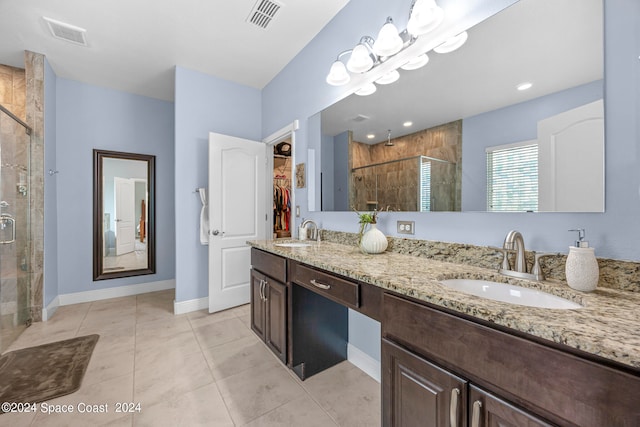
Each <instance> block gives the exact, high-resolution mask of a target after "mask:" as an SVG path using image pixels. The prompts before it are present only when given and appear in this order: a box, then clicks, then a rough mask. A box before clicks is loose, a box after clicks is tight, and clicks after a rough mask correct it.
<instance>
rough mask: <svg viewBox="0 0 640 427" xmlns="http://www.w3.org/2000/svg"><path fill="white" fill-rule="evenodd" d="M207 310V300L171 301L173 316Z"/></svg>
mask: <svg viewBox="0 0 640 427" xmlns="http://www.w3.org/2000/svg"><path fill="white" fill-rule="evenodd" d="M208 308H209V298H208V297H204V298H198V299H190V300H188V301H180V302H177V301H173V314H176V315H177V314H185V313H191V312H192V311H198V310H204V309H208Z"/></svg>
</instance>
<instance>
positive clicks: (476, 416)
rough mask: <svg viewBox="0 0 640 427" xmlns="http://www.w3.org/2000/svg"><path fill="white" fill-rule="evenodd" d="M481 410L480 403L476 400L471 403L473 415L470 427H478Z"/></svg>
mask: <svg viewBox="0 0 640 427" xmlns="http://www.w3.org/2000/svg"><path fill="white" fill-rule="evenodd" d="M481 409H482V402H480V401H479V400H476V401H475V402H473V415H472V417H471V427H480V410H481Z"/></svg>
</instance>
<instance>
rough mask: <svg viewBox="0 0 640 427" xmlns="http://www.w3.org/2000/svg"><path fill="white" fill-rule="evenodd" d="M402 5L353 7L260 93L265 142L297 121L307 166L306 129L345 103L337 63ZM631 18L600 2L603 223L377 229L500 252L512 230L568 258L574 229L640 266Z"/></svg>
mask: <svg viewBox="0 0 640 427" xmlns="http://www.w3.org/2000/svg"><path fill="white" fill-rule="evenodd" d="M381 3H384V4H381ZM407 3H408V2H405V1H404V0H395V1H388V2H375V3H374V4H371V2H368V1H366V0H351V1H350V2H349V4H347V6H345V8H344V9H343V10H342V11H341V12H340V13H339V14H338V15H337V16H336V17H335V18H334V19H333V20H332V21H331V22H330V23H329V24H328V25H327V26H326V27H325V28H324V29H323V31H322V32H321V33H320V34H319V35H318V36H316V38H315V39H314V40H313V41H312V42H311V43H309V44H308V45H307V46H306V47H305V48H304V49H303V50H302V51H301V52H300V54H298V56H296V58H294V60H292V61H291V62H290V63H289V65H287V67H285V69H284V70H283V71H282V72H281V73H280V74H278V76H277V77H276V78H275V79H274V80H273V81H272V82H270V83H269V85H267V87H266V88H265V89H264V90H263V112H264V116H263V134H269V133H270V132H272V131H273V130H275V129H278V128H279V127H282V126H283V125H284V124H286V123H289V122H291V121H292V120H294V119H299V120H300V124H301V126H300V132H299V138H297V139H296V144H297V146H296V156H297V160H298V161H300V162H304V161H305V160H306V158H305V157H306V149H307V148H308V147H307V139H306V137H307V135H306V132H307V127H306V123H305V122H306V120H305V119H306V118H307V117H309V116H312V115H313V114H315V113H317V112H318V111H321V110H322V109H323V108H326V107H327V106H329V105H331V104H332V103H334V102H335V101H337V100H339V99H341V98H342V97H343V96H345V95H346V94H345V93H342V92H341V91H344V89H341V88H339V87H338V88H336V87H331V86H329V85H327V84H326V82H325V81H324V77H325V75H326V73H327V71H328V69H329V67H330V65H331V63H332V61H333V60H334V59H335V56H336V55H337V53H339V52H341V51H342V50H344V49H345V48H348V47H349V46H350V45H351V44H352V43H353V41H354V40H358V38H359V37H360V36H361V35H362V34H368V33H369V34H372V33H375V32H376V31H377V30H376V27H378V26H379V22H381V21H383V20H384V17H385V16H387V15H392V16H394V18H395V17H396V16H398V17H400V18H402V17H403V16H405V15H406V11H407V10H408V7H409V5H408V4H407ZM638 12H640V2H637V1H635V0H607V1H606V2H605V49H606V52H605V82H604V84H605V115H606V135H605V138H606V159H605V162H606V166H605V167H606V174H607V176H606V190H605V191H606V206H605V208H606V212H605V213H593V214H588V213H585V214H570V213H535V214H525V213H500V214H498V213H486V212H462V213H446V212H429V213H390V214H386V215H384V216H382V217H381V221H380V224H379V227H380V228H381V229H382V230H383V231H384V232H386V233H387V234H388V235H395V234H396V231H395V230H396V227H395V224H396V220H400V219H402V220H413V221H415V222H416V234H415V237H416V238H421V239H428V240H441V241H449V242H462V243H469V244H476V245H497V244H501V243H502V241H503V240H504V236H505V235H506V233H507V232H508V231H509V230H511V229H518V230H519V231H521V232H522V233H523V235H524V236H525V239H526V243H527V247H528V248H530V249H534V250H540V251H561V252H565V253H566V252H567V251H568V246H569V244H570V243H571V241H572V238H573V236H572V234H570V233H568V232H567V231H566V230H568V229H571V228H576V227H580V228H586V229H587V234H588V236H589V241H590V242H591V244H592V245H593V246H594V247H595V248H596V254H597V256H600V257H608V258H614V259H622V260H636V261H638V260H640V245H638V244H637V242H635V240H634V239H629V238H628V236H629V235H640V221H638V215H639V213H640V197H638V196H639V187H640V185H639V184H640V159H639V155H638V137H639V134H640V130H639V125H638V119H637V118H638V116H640V111H639V109H640V107H639V106H640V93H639V89H638V81H639V80H640V79H639V78H638V67H639V66H640V65H639V64H640V63H639V61H638V59H637V58H638V50H639V48H638V43H640V42H639V40H640V34H639V33H640V30H639V27H640V22H639V21H640V13H638ZM397 24H398V26H399V27H403V26H404V25H406V22H403V21H402V19H398V20H397ZM372 27H373V28H372ZM296 201H297V203H299V204H300V206H301V207H302V208H303V212H302V213H301V216H303V217H305V218H311V219H314V220H315V221H316V222H317V223H318V224H321V225H322V227H324V228H329V229H333V230H340V231H351V232H355V231H357V223H356V220H355V216H354V214H353V213H349V212H305V211H304V210H305V209H306V207H307V203H306V201H307V190H306V189H301V190H296Z"/></svg>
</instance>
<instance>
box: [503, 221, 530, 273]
mask: <svg viewBox="0 0 640 427" xmlns="http://www.w3.org/2000/svg"><path fill="white" fill-rule="evenodd" d="M502 247H503V248H504V249H506V250H508V251H513V250H515V251H516V265H515V268H514V269H513V270H514V271H518V272H520V273H526V272H527V262H526V261H525V259H524V238H523V237H522V234H520V232H519V231H516V230H511V231H510V232H509V233H507V237H505V238H504V244H503V245H502Z"/></svg>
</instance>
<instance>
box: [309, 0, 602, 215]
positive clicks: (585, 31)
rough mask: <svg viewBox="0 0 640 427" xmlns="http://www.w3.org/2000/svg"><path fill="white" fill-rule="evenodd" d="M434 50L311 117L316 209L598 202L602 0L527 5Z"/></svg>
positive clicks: (531, 0)
mask: <svg viewBox="0 0 640 427" xmlns="http://www.w3.org/2000/svg"><path fill="white" fill-rule="evenodd" d="M428 55H429V58H430V61H429V63H428V64H427V65H426V66H425V67H423V68H421V69H418V70H413V71H404V70H399V71H400V74H401V76H400V79H399V80H398V81H397V82H395V83H393V84H389V85H377V91H376V92H375V93H373V94H372V95H369V96H358V95H356V94H351V95H349V96H347V97H346V98H344V99H342V100H341V101H339V102H337V103H336V104H334V105H332V106H330V107H328V108H326V109H325V110H323V111H321V112H319V113H317V114H316V115H314V116H312V117H311V118H309V126H308V129H309V132H310V134H309V147H310V148H311V149H314V150H316V151H317V152H319V153H320V156H319V157H320V159H321V160H320V165H319V167H317V168H316V169H317V170H318V172H317V173H316V176H315V177H314V179H313V182H311V183H310V184H313V185H314V186H315V194H316V201H315V209H318V208H320V209H321V210H325V211H346V210H351V209H352V208H356V209H357V210H371V209H373V208H385V207H387V206H390V207H391V208H392V209H394V210H397V211H539V212H542V211H545V212H603V211H604V104H603V92H604V91H603V68H604V65H603V64H604V61H603V57H604V55H603V4H602V0H519V1H517V2H515V3H514V4H512V5H511V6H509V7H507V8H505V9H503V10H502V11H500V12H499V13H497V14H495V15H493V16H491V17H489V18H487V19H486V20H484V21H482V22H480V23H479V24H477V25H475V26H474V27H472V28H470V29H469V30H468V40H467V42H466V43H465V44H464V45H463V46H462V47H461V48H460V49H458V50H456V51H454V52H451V53H448V54H438V53H434V52H428ZM527 82H528V83H531V87H530V88H529V89H527V90H518V86H519V85H520V84H522V83H527ZM531 150H533V152H532V151H531ZM527 159H528V160H527ZM531 159H533V160H531ZM522 162H525V163H524V164H522ZM514 169H515V172H514V171H513V170H514ZM514 177H516V178H517V179H519V180H520V181H518V182H515V181H514V180H513V179H512V178H514Z"/></svg>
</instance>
